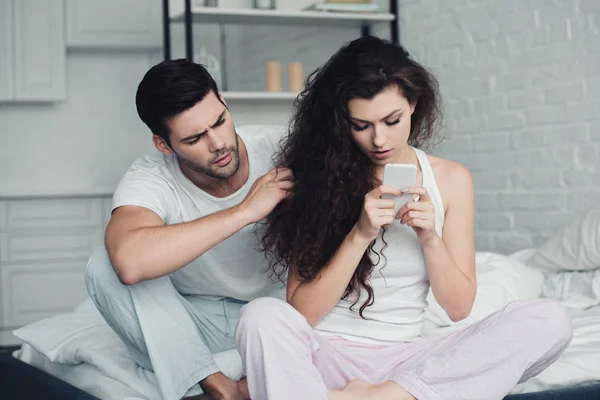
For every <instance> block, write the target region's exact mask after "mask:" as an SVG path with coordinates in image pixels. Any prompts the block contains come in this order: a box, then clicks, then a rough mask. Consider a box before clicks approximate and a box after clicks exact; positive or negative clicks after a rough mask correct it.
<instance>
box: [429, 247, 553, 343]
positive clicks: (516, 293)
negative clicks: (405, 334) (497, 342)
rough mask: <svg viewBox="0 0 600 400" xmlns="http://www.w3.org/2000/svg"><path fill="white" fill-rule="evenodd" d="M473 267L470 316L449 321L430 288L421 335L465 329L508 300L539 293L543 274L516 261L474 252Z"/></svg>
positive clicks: (535, 296)
mask: <svg viewBox="0 0 600 400" xmlns="http://www.w3.org/2000/svg"><path fill="white" fill-rule="evenodd" d="M475 264H476V271H477V294H476V297H475V302H474V303H473V309H472V311H471V314H470V315H469V316H468V317H467V318H465V319H464V320H462V321H457V322H452V320H451V319H450V318H449V317H448V315H447V314H446V312H445V311H444V309H443V308H442V307H441V306H440V305H439V304H438V302H437V301H436V300H435V297H434V296H433V293H432V291H431V289H430V290H429V294H428V296H427V302H428V304H429V306H428V308H427V309H426V310H425V321H424V325H423V335H429V334H435V333H440V332H441V331H445V330H456V329H458V328H461V327H466V326H469V325H471V324H473V323H475V322H477V321H479V320H481V319H483V318H485V317H487V316H488V315H490V314H491V313H493V312H495V311H497V310H499V309H501V308H502V307H504V306H506V305H507V304H508V303H510V302H512V301H515V300H523V299H535V298H538V297H539V296H540V294H541V291H542V285H543V282H544V275H543V274H542V273H541V272H539V271H537V270H535V269H532V268H529V267H527V266H526V265H524V264H522V263H521V262H519V261H517V259H516V258H511V257H507V256H503V255H500V254H495V253H484V252H478V253H477V254H476V257H475ZM440 328H445V329H440Z"/></svg>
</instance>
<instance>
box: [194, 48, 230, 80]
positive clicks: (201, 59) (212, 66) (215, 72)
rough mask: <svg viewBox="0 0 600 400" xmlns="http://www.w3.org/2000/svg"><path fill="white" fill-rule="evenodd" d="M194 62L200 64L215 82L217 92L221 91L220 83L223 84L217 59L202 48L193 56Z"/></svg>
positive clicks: (219, 63)
mask: <svg viewBox="0 0 600 400" xmlns="http://www.w3.org/2000/svg"><path fill="white" fill-rule="evenodd" d="M194 62H195V63H197V64H202V65H204V67H205V68H206V70H207V71H208V73H209V74H210V76H212V77H213V79H214V80H215V82H216V84H217V87H218V88H219V90H223V88H222V87H221V83H222V82H223V80H222V76H221V62H220V61H219V59H218V58H217V57H215V56H213V55H212V54H209V53H208V52H207V51H206V49H205V48H204V47H201V48H200V51H198V52H197V53H195V54H194Z"/></svg>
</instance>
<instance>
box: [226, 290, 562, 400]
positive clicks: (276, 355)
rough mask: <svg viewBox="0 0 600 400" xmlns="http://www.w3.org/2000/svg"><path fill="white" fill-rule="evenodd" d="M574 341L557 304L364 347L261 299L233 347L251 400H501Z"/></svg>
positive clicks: (533, 303) (250, 308)
mask: <svg viewBox="0 0 600 400" xmlns="http://www.w3.org/2000/svg"><path fill="white" fill-rule="evenodd" d="M571 335H572V329H571V322H570V318H569V316H568V314H567V312H566V310H565V309H564V308H563V307H562V306H561V305H560V304H558V303H556V302H553V301H550V300H523V301H515V302H513V303H510V304H509V305H507V306H506V307H504V308H503V309H501V310H499V311H497V312H495V313H493V314H492V315H490V316H488V317H487V318H485V319H483V320H481V321H479V322H477V323H475V324H473V325H471V326H469V327H467V328H464V329H462V330H460V331H458V332H454V333H450V334H445V335H442V336H437V337H435V336H434V337H427V338H423V339H420V340H417V341H414V342H399V343H395V344H390V345H387V344H386V345H371V344H362V343H356V342H351V341H348V340H344V339H341V338H339V337H330V336H324V335H321V334H319V333H318V332H317V331H315V330H314V329H312V328H311V326H310V325H309V324H308V322H307V321H306V319H305V318H304V317H303V316H302V315H301V314H300V313H299V312H298V311H296V310H295V309H294V308H293V307H292V306H290V305H289V304H287V303H285V302H283V301H280V300H277V299H268V298H261V299H257V300H253V301H251V302H250V303H248V305H246V306H244V307H243V308H242V311H241V315H240V319H239V323H238V328H237V332H236V344H237V347H238V349H239V351H240V353H241V354H242V360H243V361H244V365H245V366H246V375H247V378H248V386H249V389H250V396H251V397H252V399H253V400H267V399H269V400H283V399H285V400H307V399H310V400H326V399H327V391H328V389H331V390H341V389H343V388H344V386H346V384H347V383H348V382H349V381H350V380H352V379H360V380H363V381H366V382H368V383H371V384H378V383H381V382H385V381H393V382H396V383H397V384H399V385H400V386H402V387H403V388H404V389H405V390H407V391H408V392H409V393H410V394H412V395H413V396H414V397H416V398H417V399H419V400H500V399H502V398H503V397H504V396H505V395H506V394H507V393H508V392H509V391H510V390H511V389H512V387H513V386H515V385H516V384H517V383H518V382H522V381H525V380H527V379H529V378H531V377H533V376H535V375H537V374H539V373H540V372H541V371H543V370H544V369H545V368H547V367H548V366H549V365H550V364H552V363H553V362H554V361H555V360H556V359H557V358H558V357H559V356H560V354H562V352H563V351H564V350H565V348H566V347H567V345H568V344H569V342H570V341H571Z"/></svg>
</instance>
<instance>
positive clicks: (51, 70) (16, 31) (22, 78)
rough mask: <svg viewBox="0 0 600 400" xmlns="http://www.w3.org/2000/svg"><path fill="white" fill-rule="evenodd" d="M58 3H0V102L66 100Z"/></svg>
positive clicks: (14, 0)
mask: <svg viewBox="0 0 600 400" xmlns="http://www.w3.org/2000/svg"><path fill="white" fill-rule="evenodd" d="M65 59H66V48H65V38H64V4H63V1H62V0H0V100H3V101H36V102H37V101H56V100H63V99H64V98H65V97H66V83H65V75H66V74H65V72H66V71H65Z"/></svg>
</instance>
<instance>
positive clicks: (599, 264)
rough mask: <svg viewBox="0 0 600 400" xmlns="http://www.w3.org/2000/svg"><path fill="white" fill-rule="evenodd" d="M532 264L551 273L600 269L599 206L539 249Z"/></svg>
mask: <svg viewBox="0 0 600 400" xmlns="http://www.w3.org/2000/svg"><path fill="white" fill-rule="evenodd" d="M531 264H532V265H533V266H535V267H538V268H543V269H548V270H571V271H584V270H591V269H596V268H600V207H596V208H593V209H591V210H590V211H588V212H587V213H586V214H584V215H582V216H581V217H579V218H577V219H576V220H575V221H573V223H571V225H569V226H567V227H566V228H564V229H562V230H561V231H560V232H559V233H558V234H557V235H556V236H554V237H553V238H552V239H550V240H548V241H547V242H546V243H544V244H543V245H542V246H540V247H539V248H538V249H537V251H536V253H535V254H534V255H533V257H532V259H531Z"/></svg>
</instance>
